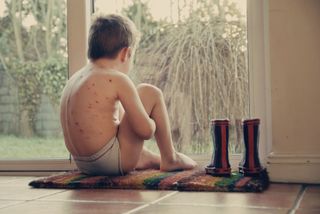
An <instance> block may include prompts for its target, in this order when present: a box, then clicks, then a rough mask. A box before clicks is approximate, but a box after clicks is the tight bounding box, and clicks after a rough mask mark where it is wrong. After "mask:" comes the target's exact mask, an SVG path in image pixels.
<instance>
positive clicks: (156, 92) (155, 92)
mask: <svg viewBox="0 0 320 214" xmlns="http://www.w3.org/2000/svg"><path fill="white" fill-rule="evenodd" d="M137 90H138V93H139V94H140V95H145V96H150V97H160V98H161V97H162V91H161V89H160V88H158V87H156V86H154V85H151V84H147V83H141V84H139V85H138V87H137Z"/></svg>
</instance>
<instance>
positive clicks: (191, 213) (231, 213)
mask: <svg viewBox="0 0 320 214" xmlns="http://www.w3.org/2000/svg"><path fill="white" fill-rule="evenodd" d="M135 213H137V214H149V213H152V214H158V213H159V214H163V213H165V214H179V213H183V214H195V213H199V214H200V213H201V214H212V213H223V214H235V213H237V214H286V213H288V210H287V209H272V208H264V209H262V208H244V207H222V206H221V207H215V206H181V205H169V206H166V205H151V206H148V207H146V208H144V209H141V210H138V211H137V212H135Z"/></svg>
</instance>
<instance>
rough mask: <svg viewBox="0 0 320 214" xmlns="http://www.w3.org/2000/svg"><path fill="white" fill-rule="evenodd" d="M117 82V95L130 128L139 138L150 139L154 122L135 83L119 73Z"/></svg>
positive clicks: (153, 130)
mask: <svg viewBox="0 0 320 214" xmlns="http://www.w3.org/2000/svg"><path fill="white" fill-rule="evenodd" d="M117 84H118V87H117V88H118V89H119V90H118V97H119V100H120V102H121V104H122V106H123V108H124V111H125V113H126V116H127V117H128V119H129V123H130V124H131V127H132V129H133V130H134V132H136V134H137V135H139V136H140V137H141V138H143V139H150V138H151V137H152V136H153V134H154V132H155V129H156V127H155V123H154V121H153V120H152V119H151V118H150V117H149V115H148V114H147V112H146V111H145V109H144V106H143V104H142V102H141V100H140V97H139V94H138V91H137V89H136V87H135V85H134V84H133V82H132V81H131V80H130V79H129V77H127V76H126V75H119V78H118V81H117ZM120 118H121V117H120Z"/></svg>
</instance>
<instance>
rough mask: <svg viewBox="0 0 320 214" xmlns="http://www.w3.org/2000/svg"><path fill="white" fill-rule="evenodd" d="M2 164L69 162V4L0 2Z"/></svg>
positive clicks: (56, 0) (56, 1)
mask: <svg viewBox="0 0 320 214" xmlns="http://www.w3.org/2000/svg"><path fill="white" fill-rule="evenodd" d="M0 8H1V9H0V154H1V155H0V159H29V158H32V159H39V158H41V159H44V158H46V159H47V158H67V157H68V152H67V151H66V149H65V146H64V142H63V138H62V132H61V128H60V122H59V108H58V106H59V99H60V94H61V91H62V89H63V87H64V84H65V82H66V80H67V73H68V72H67V40H66V0H54V1H53V0H43V1H21V0H4V1H0Z"/></svg>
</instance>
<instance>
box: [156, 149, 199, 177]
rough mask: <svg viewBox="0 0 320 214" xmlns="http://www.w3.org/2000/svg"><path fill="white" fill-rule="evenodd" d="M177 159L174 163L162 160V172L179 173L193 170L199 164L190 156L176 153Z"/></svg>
mask: <svg viewBox="0 0 320 214" xmlns="http://www.w3.org/2000/svg"><path fill="white" fill-rule="evenodd" d="M175 156H176V157H175V159H174V160H173V161H167V160H161V164H160V170H161V171H168V172H169V171H177V170H184V169H193V168H195V167H196V166H197V163H196V162H195V161H194V160H192V159H191V158H189V157H188V156H186V155H184V154H182V153H179V152H176V155H175Z"/></svg>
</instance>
